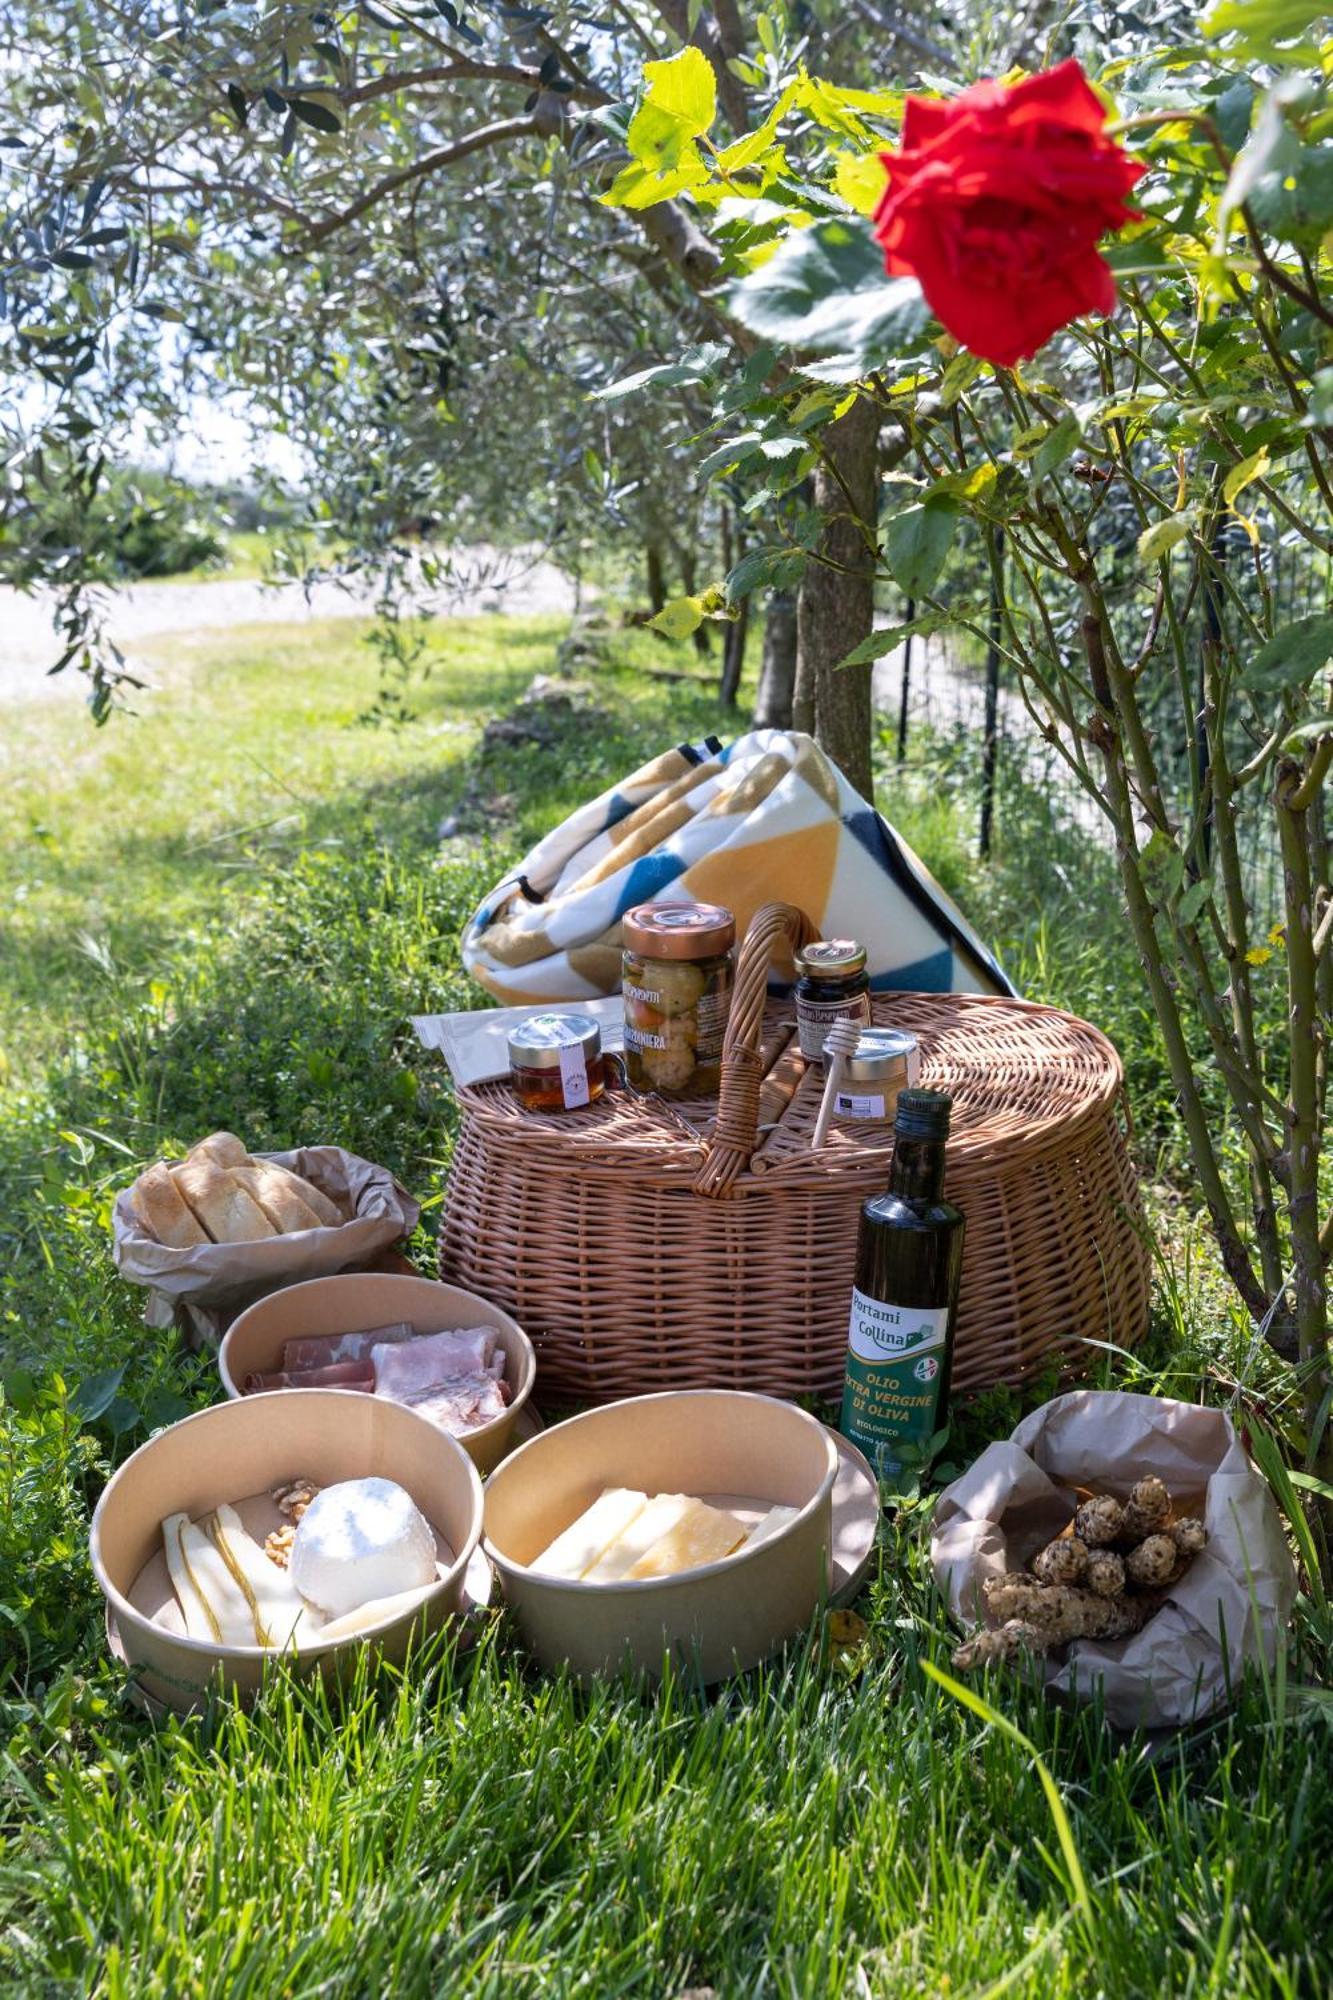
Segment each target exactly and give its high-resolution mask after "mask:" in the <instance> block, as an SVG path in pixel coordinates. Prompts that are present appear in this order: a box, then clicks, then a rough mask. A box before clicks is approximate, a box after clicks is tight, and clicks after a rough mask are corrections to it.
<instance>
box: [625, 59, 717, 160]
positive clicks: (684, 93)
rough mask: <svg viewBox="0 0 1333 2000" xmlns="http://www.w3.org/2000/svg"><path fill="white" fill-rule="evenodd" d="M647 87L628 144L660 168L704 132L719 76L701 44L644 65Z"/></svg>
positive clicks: (638, 155)
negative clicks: (716, 74)
mask: <svg viewBox="0 0 1333 2000" xmlns="http://www.w3.org/2000/svg"><path fill="white" fill-rule="evenodd" d="M643 77H644V85H645V88H644V93H643V98H642V100H641V102H640V104H639V108H638V110H637V111H636V112H635V114H634V116H633V117H632V118H631V119H630V124H629V132H628V133H627V135H626V144H627V145H628V147H629V149H630V152H631V153H632V154H633V156H634V158H635V159H636V160H638V161H640V162H641V163H642V164H643V165H644V166H645V167H648V168H650V169H652V171H654V172H656V173H660V172H662V171H663V170H664V169H665V168H667V167H674V166H675V165H676V164H677V162H678V161H679V159H680V157H681V154H682V151H683V149H684V148H685V147H686V146H689V145H690V144H691V142H692V141H693V140H695V139H697V138H699V137H700V136H701V135H702V134H703V133H704V132H706V131H707V130H708V128H709V126H710V125H711V124H712V122H713V119H714V117H715V116H716V113H717V78H716V77H715V76H714V74H713V65H712V64H711V63H710V62H709V60H708V58H707V56H706V55H705V54H704V53H703V51H702V49H696V48H694V47H689V48H684V49H682V50H681V51H680V53H679V55H674V56H668V57H667V58H666V60H665V61H663V62H650V63H645V64H644V66H643Z"/></svg>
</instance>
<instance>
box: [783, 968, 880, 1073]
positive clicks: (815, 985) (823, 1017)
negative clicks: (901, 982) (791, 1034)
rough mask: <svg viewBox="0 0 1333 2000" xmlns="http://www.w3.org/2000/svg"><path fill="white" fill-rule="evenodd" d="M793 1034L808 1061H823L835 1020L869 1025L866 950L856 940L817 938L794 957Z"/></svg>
mask: <svg viewBox="0 0 1333 2000" xmlns="http://www.w3.org/2000/svg"><path fill="white" fill-rule="evenodd" d="M796 972H797V980H796V992H795V995H794V998H795V1001H796V1035H797V1040H798V1041H799V1042H800V1045H801V1054H802V1055H803V1056H804V1057H805V1059H806V1061H807V1062H823V1060H824V1041H825V1038H826V1037H827V1035H828V1031H829V1029H830V1028H831V1027H832V1026H833V1023H834V1022H835V1021H864V1022H865V1024H866V1026H867V1027H869V1025H870V976H869V974H868V973H867V971H866V948H865V946H864V945H863V944H858V943H857V942H856V940H855V938H820V939H818V940H817V941H816V942H815V943H814V944H808V945H806V946H805V948H804V950H802V951H798V952H797V954H796Z"/></svg>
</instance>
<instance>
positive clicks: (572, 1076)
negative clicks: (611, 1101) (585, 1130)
mask: <svg viewBox="0 0 1333 2000" xmlns="http://www.w3.org/2000/svg"><path fill="white" fill-rule="evenodd" d="M560 1095H561V1096H562V1097H563V1098H564V1100H565V1109H566V1111H577V1109H578V1107H579V1106H580V1105H581V1104H587V1103H588V1101H589V1091H588V1063H587V1059H586V1057H585V1056H584V1053H583V1050H582V1048H573V1049H561V1051H560Z"/></svg>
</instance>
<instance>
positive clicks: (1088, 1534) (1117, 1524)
mask: <svg viewBox="0 0 1333 2000" xmlns="http://www.w3.org/2000/svg"><path fill="white" fill-rule="evenodd" d="M1124 1519H1125V1510H1124V1508H1123V1507H1122V1506H1121V1504H1120V1502H1119V1501H1118V1500H1117V1499H1116V1497H1115V1495H1114V1494H1112V1493H1098V1494H1096V1495H1095V1496H1094V1497H1093V1498H1092V1499H1091V1500H1085V1501H1084V1502H1083V1505H1082V1506H1081V1507H1080V1508H1079V1509H1078V1511H1077V1512H1076V1513H1075V1515H1074V1533H1075V1534H1076V1535H1077V1536H1078V1538H1079V1540H1080V1541H1081V1542H1083V1543H1084V1544H1085V1545H1086V1546H1087V1547H1088V1548H1090V1549H1105V1548H1109V1547H1110V1545H1111V1543H1112V1542H1114V1541H1117V1540H1118V1539H1119V1536H1120V1533H1121V1529H1122V1526H1123V1524H1124Z"/></svg>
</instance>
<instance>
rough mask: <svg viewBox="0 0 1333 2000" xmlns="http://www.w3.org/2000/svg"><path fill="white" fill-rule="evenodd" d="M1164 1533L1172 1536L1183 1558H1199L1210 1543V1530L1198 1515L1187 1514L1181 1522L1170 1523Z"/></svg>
mask: <svg viewBox="0 0 1333 2000" xmlns="http://www.w3.org/2000/svg"><path fill="white" fill-rule="evenodd" d="M1162 1533H1163V1534H1164V1535H1170V1537H1171V1539H1172V1541H1173V1542H1174V1543H1175V1545H1176V1550H1177V1553H1178V1554H1179V1555H1181V1556H1197V1555H1198V1554H1199V1552H1200V1551H1201V1550H1202V1549H1203V1548H1204V1547H1205V1546H1206V1544H1207V1541H1208V1530H1207V1529H1206V1528H1205V1527H1204V1525H1203V1522H1202V1521H1201V1520H1200V1519H1199V1517H1198V1515H1197V1514H1185V1515H1183V1516H1182V1517H1181V1519H1180V1520H1179V1521H1168V1523H1167V1525H1166V1526H1165V1527H1164V1528H1163V1530H1162Z"/></svg>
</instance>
